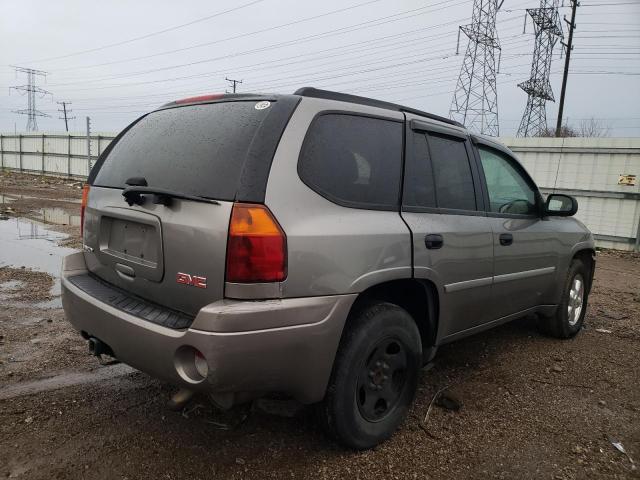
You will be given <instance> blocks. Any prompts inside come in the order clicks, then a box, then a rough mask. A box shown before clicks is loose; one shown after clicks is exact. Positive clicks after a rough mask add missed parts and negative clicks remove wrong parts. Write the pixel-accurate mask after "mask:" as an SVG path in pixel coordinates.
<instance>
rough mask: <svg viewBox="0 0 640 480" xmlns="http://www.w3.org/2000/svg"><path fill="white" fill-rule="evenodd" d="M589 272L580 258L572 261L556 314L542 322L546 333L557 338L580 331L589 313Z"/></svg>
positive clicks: (570, 335)
mask: <svg viewBox="0 0 640 480" xmlns="http://www.w3.org/2000/svg"><path fill="white" fill-rule="evenodd" d="M589 273H590V272H589V271H588V269H587V267H586V266H585V265H584V263H582V262H581V261H580V260H577V259H576V260H573V261H572V262H571V265H570V266H569V270H568V272H567V277H566V279H565V282H564V285H563V293H562V298H561V299H560V304H559V305H558V308H557V310H556V312H555V314H553V315H551V316H549V317H545V318H543V319H542V321H541V323H540V326H541V328H542V330H543V331H544V333H546V334H547V335H550V336H552V337H556V338H571V337H573V336H575V335H576V334H577V333H578V332H579V331H580V329H581V328H582V323H583V322H584V316H585V314H586V313H587V299H588V294H589V288H588V285H587V282H588V281H589V278H590V276H589Z"/></svg>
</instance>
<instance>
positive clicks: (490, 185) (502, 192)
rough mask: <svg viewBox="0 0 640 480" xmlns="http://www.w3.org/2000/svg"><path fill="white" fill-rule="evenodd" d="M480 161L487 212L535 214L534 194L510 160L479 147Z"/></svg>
mask: <svg viewBox="0 0 640 480" xmlns="http://www.w3.org/2000/svg"><path fill="white" fill-rule="evenodd" d="M478 150H479V152H480V160H481V162H482V169H483V170H484V177H485V179H486V182H487V190H488V192H489V205H490V208H489V210H490V211H492V212H496V213H518V214H524V215H527V214H534V213H536V194H535V191H534V190H533V188H532V187H531V186H530V185H529V183H528V182H527V181H526V180H525V178H524V177H523V176H522V175H521V174H520V172H518V170H517V169H516V168H515V166H514V165H513V163H512V160H510V159H508V158H507V157H506V156H504V155H502V154H500V153H498V152H495V151H493V150H490V149H487V148H483V147H479V148H478Z"/></svg>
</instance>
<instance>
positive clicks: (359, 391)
mask: <svg viewBox="0 0 640 480" xmlns="http://www.w3.org/2000/svg"><path fill="white" fill-rule="evenodd" d="M421 367H422V344H421V342H420V332H419V331H418V327H417V326H416V323H415V322H414V320H413V318H412V317H411V315H409V314H408V313H407V312H406V311H405V310H403V309H402V308H400V307H398V306H397V305H394V304H391V303H377V304H373V305H371V306H368V307H366V308H365V309H363V310H362V311H360V312H359V313H358V314H357V316H356V318H353V319H352V321H351V322H350V324H349V326H348V328H347V329H346V330H345V332H344V334H343V338H342V340H341V342H340V347H339V349H338V353H337V355H336V359H335V362H334V365H333V371H332V374H331V379H330V380H329V386H328V388H327V392H326V394H325V398H324V400H323V401H322V403H320V404H319V405H318V407H319V416H320V422H321V423H322V425H323V427H324V429H325V431H326V432H327V433H328V434H329V435H330V436H331V437H332V438H334V439H335V440H337V441H338V442H339V443H341V444H342V445H344V446H346V447H349V448H353V449H356V450H364V449H367V448H372V447H374V446H375V445H377V444H379V443H381V442H383V441H384V440H386V439H388V438H389V437H390V436H391V435H392V434H393V433H394V432H395V431H396V429H397V428H398V427H399V426H400V424H401V423H402V422H403V421H404V419H405V417H406V415H407V412H408V411H409V407H410V405H411V402H412V401H413V397H414V395H415V392H416V387H417V383H418V373H419V371H420V369H421Z"/></svg>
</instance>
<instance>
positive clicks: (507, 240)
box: [500, 233, 513, 247]
mask: <svg viewBox="0 0 640 480" xmlns="http://www.w3.org/2000/svg"><path fill="white" fill-rule="evenodd" d="M512 243H513V235H511V234H510V233H501V234H500V245H502V246H504V247H506V246H507V245H511V244H512Z"/></svg>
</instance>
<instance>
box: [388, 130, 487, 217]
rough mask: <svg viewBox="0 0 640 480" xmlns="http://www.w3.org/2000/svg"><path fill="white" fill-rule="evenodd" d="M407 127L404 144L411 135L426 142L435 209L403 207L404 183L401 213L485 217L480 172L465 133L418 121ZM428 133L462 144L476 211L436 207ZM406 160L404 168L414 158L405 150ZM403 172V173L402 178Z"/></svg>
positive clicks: (410, 152)
mask: <svg viewBox="0 0 640 480" xmlns="http://www.w3.org/2000/svg"><path fill="white" fill-rule="evenodd" d="M408 124H409V127H410V128H408V129H407V134H406V136H405V138H406V140H405V144H406V145H409V141H408V136H409V135H412V134H421V135H424V136H425V139H426V141H427V150H428V152H429V157H428V158H427V163H428V165H429V166H428V168H429V170H430V171H431V183H432V184H433V188H434V194H435V201H436V206H435V207H420V206H414V205H405V204H404V187H405V185H404V181H403V184H402V187H403V192H402V193H403V198H402V202H401V211H402V212H411V213H436V214H442V215H466V216H470V217H484V216H487V212H486V208H485V203H486V202H485V198H484V194H483V189H482V179H481V176H480V172H479V170H478V165H477V162H476V158H475V152H474V149H473V145H472V144H471V138H470V137H469V135H467V134H466V133H463V132H460V131H458V130H454V129H452V128H448V127H445V126H441V125H435V124H431V123H427V122H424V121H420V120H418V119H411V120H409V121H408ZM430 132H432V133H434V134H436V135H440V136H444V137H451V138H453V139H454V140H455V141H459V142H464V146H465V150H466V152H467V161H468V162H469V169H470V170H471V179H472V183H473V191H474V197H475V201H476V209H475V210H466V209H458V208H444V207H439V206H438V193H437V190H436V185H435V180H434V179H435V174H434V172H433V161H432V158H433V155H432V154H431V142H430V139H429V137H430ZM405 156H406V158H405V168H406V163H407V162H408V161H410V160H409V156H411V159H413V158H414V150H413V148H411V150H406V155H405ZM404 174H405V172H404V171H403V178H404Z"/></svg>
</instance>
